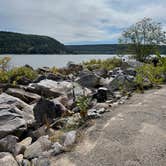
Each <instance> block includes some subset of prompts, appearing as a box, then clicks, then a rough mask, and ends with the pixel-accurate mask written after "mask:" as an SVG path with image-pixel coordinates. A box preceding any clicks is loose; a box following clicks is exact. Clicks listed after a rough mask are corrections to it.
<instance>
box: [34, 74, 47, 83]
mask: <svg viewBox="0 0 166 166" xmlns="http://www.w3.org/2000/svg"><path fill="white" fill-rule="evenodd" d="M45 79H46V76H45V75H39V76H38V77H37V78H36V79H35V80H33V83H38V82H40V81H42V80H45Z"/></svg>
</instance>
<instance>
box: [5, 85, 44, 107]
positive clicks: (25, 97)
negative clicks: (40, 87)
mask: <svg viewBox="0 0 166 166" xmlns="http://www.w3.org/2000/svg"><path fill="white" fill-rule="evenodd" d="M6 93H7V94H9V95H12V96H14V97H18V98H19V99H21V100H22V101H24V102H26V103H29V104H30V103H31V102H33V101H37V100H39V99H40V98H41V96H39V95H37V94H35V93H30V92H26V91H25V90H23V89H17V88H9V89H8V90H7V91H6Z"/></svg>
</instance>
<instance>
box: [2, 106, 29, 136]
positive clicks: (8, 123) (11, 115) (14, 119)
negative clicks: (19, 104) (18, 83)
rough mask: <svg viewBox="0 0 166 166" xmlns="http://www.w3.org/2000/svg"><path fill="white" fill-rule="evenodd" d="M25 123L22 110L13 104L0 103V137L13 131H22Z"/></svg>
mask: <svg viewBox="0 0 166 166" xmlns="http://www.w3.org/2000/svg"><path fill="white" fill-rule="evenodd" d="M26 128H27V123H26V121H25V119H24V116H23V114H22V111H20V110H19V109H18V108H16V107H15V106H11V105H7V104H6V105H5V104H1V105H0V138H3V137H5V136H7V135H8V134H11V133H14V132H16V131H17V132H20V133H21V132H23V130H26Z"/></svg>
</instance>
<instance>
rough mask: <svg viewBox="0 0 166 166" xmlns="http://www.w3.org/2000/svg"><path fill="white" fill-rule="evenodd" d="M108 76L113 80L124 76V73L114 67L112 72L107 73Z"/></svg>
mask: <svg viewBox="0 0 166 166" xmlns="http://www.w3.org/2000/svg"><path fill="white" fill-rule="evenodd" d="M108 75H109V76H111V77H113V78H115V77H117V76H121V75H124V71H123V70H122V69H121V68H120V67H116V68H114V69H113V70H111V71H109V74H108Z"/></svg>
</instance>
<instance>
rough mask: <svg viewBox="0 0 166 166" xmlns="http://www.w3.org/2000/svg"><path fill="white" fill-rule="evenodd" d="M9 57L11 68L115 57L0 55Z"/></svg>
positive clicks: (64, 63) (50, 65) (58, 65)
mask: <svg viewBox="0 0 166 166" xmlns="http://www.w3.org/2000/svg"><path fill="white" fill-rule="evenodd" d="M4 56H10V57H11V67H13V66H23V65H25V64H28V65H31V66H32V67H33V68H38V67H43V66H48V67H52V66H56V67H64V66H66V64H67V63H68V62H69V61H72V62H75V63H81V62H83V61H88V60H91V59H108V58H112V57H114V56H116V55H0V57H4Z"/></svg>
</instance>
